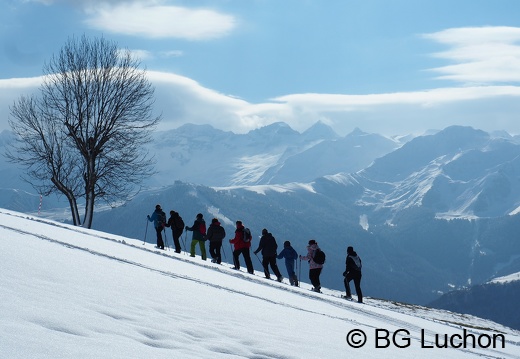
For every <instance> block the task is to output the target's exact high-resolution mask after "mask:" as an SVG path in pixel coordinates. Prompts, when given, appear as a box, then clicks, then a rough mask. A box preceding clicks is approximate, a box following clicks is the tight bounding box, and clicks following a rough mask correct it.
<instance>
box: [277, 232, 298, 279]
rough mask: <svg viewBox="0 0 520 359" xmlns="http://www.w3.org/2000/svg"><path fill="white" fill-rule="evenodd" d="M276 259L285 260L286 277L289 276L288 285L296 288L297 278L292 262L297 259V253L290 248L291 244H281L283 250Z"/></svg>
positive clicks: (286, 242) (287, 242)
mask: <svg viewBox="0 0 520 359" xmlns="http://www.w3.org/2000/svg"><path fill="white" fill-rule="evenodd" d="M276 258H278V259H282V258H285V268H286V269H287V275H288V276H289V283H291V285H294V286H298V277H297V276H296V273H295V272H294V261H295V260H296V259H298V253H296V251H295V250H294V248H293V247H292V246H291V242H289V241H285V242H283V249H282V251H281V252H280V254H278V256H277V257H276Z"/></svg>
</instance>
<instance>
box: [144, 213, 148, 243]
mask: <svg viewBox="0 0 520 359" xmlns="http://www.w3.org/2000/svg"><path fill="white" fill-rule="evenodd" d="M148 222H149V220H148V217H147V218H146V229H145V230H144V240H143V246H144V244H145V243H146V233H148Z"/></svg>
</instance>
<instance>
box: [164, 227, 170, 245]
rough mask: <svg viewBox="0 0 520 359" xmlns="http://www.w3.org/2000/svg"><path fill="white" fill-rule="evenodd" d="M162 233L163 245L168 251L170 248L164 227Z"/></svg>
mask: <svg viewBox="0 0 520 359" xmlns="http://www.w3.org/2000/svg"><path fill="white" fill-rule="evenodd" d="M163 233H164V244H166V248H168V250H170V246H169V245H168V238H167V237H166V227H164V228H163Z"/></svg>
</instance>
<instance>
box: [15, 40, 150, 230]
mask: <svg viewBox="0 0 520 359" xmlns="http://www.w3.org/2000/svg"><path fill="white" fill-rule="evenodd" d="M139 66H140V62H139V61H138V60H137V59H135V58H134V57H133V56H132V54H131V53H130V51H129V50H123V51H121V50H120V49H119V48H118V46H117V44H116V43H114V42H110V41H108V40H106V39H104V38H96V39H88V38H87V37H86V36H83V37H81V39H79V40H78V39H75V38H72V39H69V40H68V42H67V43H66V44H65V46H64V47H63V48H62V49H61V50H60V52H59V54H58V55H57V56H53V57H52V58H51V60H50V61H49V63H47V64H45V66H44V75H45V76H44V79H43V82H42V85H41V88H40V94H39V96H32V97H21V98H20V99H19V100H17V101H16V102H15V104H14V105H13V106H12V107H11V108H10V110H11V111H10V115H11V116H10V118H9V123H10V125H11V128H12V130H13V132H14V133H15V135H16V136H15V137H16V140H15V142H14V143H13V144H12V145H11V148H10V149H9V150H8V151H7V156H8V158H9V159H10V160H11V161H14V162H17V163H19V164H21V165H22V166H24V167H25V168H27V176H26V177H25V178H24V179H25V180H26V181H28V182H29V183H30V184H31V185H32V186H33V187H34V188H35V189H36V190H38V191H39V193H41V194H44V195H48V194H50V193H58V194H63V195H64V196H65V197H66V198H67V199H68V201H69V204H70V208H71V213H72V220H73V223H74V224H75V225H83V226H84V227H87V228H90V227H91V226H92V220H93V214H94V205H95V203H96V200H97V199H103V200H104V201H106V202H108V203H114V202H116V201H121V200H125V199H127V198H128V197H129V196H131V195H132V193H135V192H136V191H137V190H138V189H139V186H140V184H141V183H142V181H143V180H144V179H145V178H146V177H148V176H150V175H152V174H153V165H154V161H153V159H152V158H150V157H149V156H148V153H147V152H145V151H144V150H143V149H142V145H143V144H144V143H146V142H148V141H149V140H150V134H151V131H152V130H153V129H154V128H155V125H156V124H157V123H158V121H159V120H160V118H159V117H153V115H152V107H153V103H154V101H153V94H154V90H153V87H152V86H151V83H150V82H149V81H148V79H147V77H146V72H145V71H144V70H141V69H140V68H139ZM79 199H82V200H84V201H85V213H84V218H83V223H82V222H81V220H80V214H79V211H78V205H77V203H78V200H79Z"/></svg>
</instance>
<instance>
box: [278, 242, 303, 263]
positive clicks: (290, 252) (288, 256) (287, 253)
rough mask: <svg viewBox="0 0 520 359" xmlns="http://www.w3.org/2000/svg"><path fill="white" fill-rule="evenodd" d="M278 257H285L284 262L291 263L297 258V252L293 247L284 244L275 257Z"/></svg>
mask: <svg viewBox="0 0 520 359" xmlns="http://www.w3.org/2000/svg"><path fill="white" fill-rule="evenodd" d="M276 258H278V259H282V258H285V263H293V262H294V260H295V259H297V258H298V253H296V251H295V250H294V248H293V247H291V246H290V245H289V246H284V247H283V249H282V251H281V252H280V254H278V256H277V257H276Z"/></svg>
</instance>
